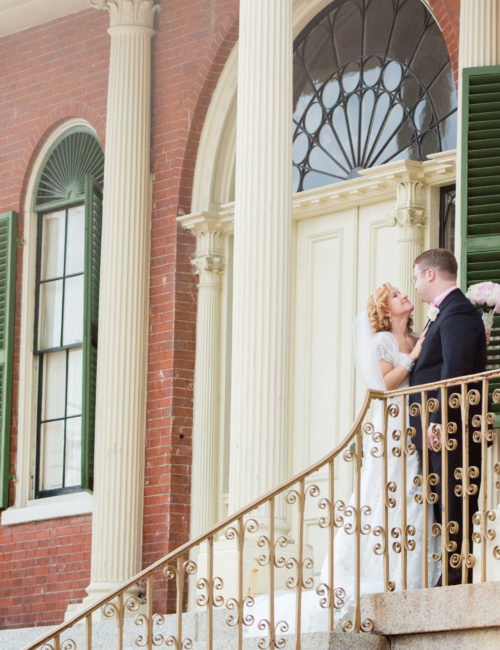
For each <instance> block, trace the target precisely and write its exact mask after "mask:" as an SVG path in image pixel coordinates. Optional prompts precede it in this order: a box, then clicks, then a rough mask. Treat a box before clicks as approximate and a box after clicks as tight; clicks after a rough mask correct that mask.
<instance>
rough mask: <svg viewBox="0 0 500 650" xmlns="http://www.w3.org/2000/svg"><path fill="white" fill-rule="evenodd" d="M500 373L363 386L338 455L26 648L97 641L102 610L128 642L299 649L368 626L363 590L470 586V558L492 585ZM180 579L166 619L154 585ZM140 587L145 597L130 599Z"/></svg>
mask: <svg viewBox="0 0 500 650" xmlns="http://www.w3.org/2000/svg"><path fill="white" fill-rule="evenodd" d="M499 377H500V369H499V370H494V371H488V372H484V373H480V374H478V375H471V376H468V377H462V378H457V379H453V380H447V381H442V382H438V383H435V384H426V385H423V386H417V387H412V388H405V389H402V390H401V389H400V390H397V391H391V392H386V393H383V392H377V391H368V392H367V394H366V397H365V401H364V403H363V405H362V408H361V411H360V413H359V415H358V417H357V419H356V421H355V422H354V424H353V426H352V428H351V430H350V431H349V433H348V434H347V436H346V437H345V438H344V440H343V441H342V442H341V443H340V444H339V445H338V446H337V447H336V448H335V449H334V450H333V451H332V452H331V453H330V454H328V455H327V456H326V457H324V458H323V459H321V460H320V461H318V462H316V463H315V464H314V465H312V466H311V467H309V468H308V469H307V470H305V471H303V472H301V473H300V474H298V475H296V476H294V477H293V478H291V479H290V480H289V481H287V482H286V483H284V484H283V485H281V486H279V487H277V488H276V489H274V490H272V491H270V492H268V493H267V494H265V495H264V496H263V497H262V498H260V499H257V500H255V501H253V502H252V503H250V504H249V505H248V506H247V507H245V508H242V509H241V510H239V511H238V512H236V513H234V514H232V515H231V516H230V517H228V518H227V519H226V520H225V521H223V522H222V523H220V524H219V525H217V526H215V527H213V528H212V529H211V530H209V531H207V532H206V533H205V534H203V535H200V536H199V537H197V538H196V539H194V540H192V541H190V542H188V543H186V544H184V545H183V546H181V547H180V548H178V549H177V550H176V551H174V552H172V553H170V554H169V555H167V556H166V557H164V558H162V559H161V560H159V561H157V562H156V563H155V564H153V565H151V566H150V567H148V568H147V569H145V570H143V571H142V572H141V573H139V574H138V575H136V576H134V577H133V578H131V579H130V580H129V581H128V582H127V583H125V584H123V585H122V586H121V587H120V588H119V589H117V590H116V591H114V592H112V593H110V594H109V595H108V596H106V597H104V598H101V599H100V600H99V601H96V602H95V603H94V604H92V605H91V606H89V607H87V608H86V609H85V610H84V611H82V612H81V613H80V614H78V615H76V616H75V617H74V618H72V619H71V620H69V621H68V622H66V623H64V624H62V625H60V626H59V627H57V628H56V629H54V630H52V631H51V632H49V633H47V634H46V635H45V636H43V637H42V638H40V639H39V640H38V641H36V642H35V643H32V644H31V645H29V646H27V648H26V650H34V649H35V648H42V649H43V650H73V649H76V648H79V647H81V648H86V649H87V650H91V649H92V648H94V647H101V646H98V645H95V643H96V642H95V639H94V637H95V631H96V627H97V625H96V624H95V619H96V615H98V614H99V615H100V617H101V618H104V619H112V620H114V621H115V632H116V636H115V641H114V645H115V647H116V648H119V649H120V650H121V649H122V648H124V647H138V648H148V649H152V648H157V647H161V646H163V647H165V646H166V647H172V648H176V649H177V650H180V649H187V648H191V647H194V644H195V643H196V642H198V641H201V642H202V643H203V644H204V645H203V647H206V648H208V649H210V650H211V649H212V648H214V647H216V642H215V641H214V639H215V638H216V634H217V625H218V624H219V623H220V624H222V625H224V626H225V627H226V628H227V629H229V630H232V633H233V635H234V636H233V637H232V639H233V641H232V643H233V647H235V648H236V647H237V648H238V649H241V648H242V647H243V643H244V642H245V647H248V645H249V644H251V643H252V642H253V643H254V644H255V646H256V647H259V648H282V647H285V646H286V645H287V644H290V645H291V646H293V647H295V648H300V646H301V634H302V633H303V632H308V631H313V630H318V631H319V630H321V629H322V630H325V631H327V630H340V629H341V630H343V631H353V632H360V631H370V630H371V629H372V628H373V625H374V622H373V621H371V620H369V619H367V618H363V616H362V611H361V610H362V602H361V596H362V595H363V594H365V593H372V592H374V591H393V590H397V589H403V590H404V589H410V588H418V587H428V586H434V585H435V584H437V583H438V584H442V585H448V584H451V583H458V582H461V583H466V582H468V581H470V579H471V569H472V567H474V566H476V568H477V570H478V573H476V579H477V576H479V579H480V580H481V581H486V580H487V579H488V566H489V565H490V564H491V562H494V561H498V560H500V545H494V540H495V531H494V529H493V527H492V524H493V522H494V520H495V512H494V509H493V507H492V505H491V504H492V503H494V507H496V506H497V505H498V494H497V492H499V491H500V462H496V463H495V462H494V460H493V462H490V460H491V459H489V456H490V455H491V454H490V453H489V452H488V447H489V446H490V445H491V444H492V443H493V442H494V439H495V430H494V428H493V427H494V423H495V416H494V414H493V413H492V412H490V406H491V401H492V402H493V403H497V404H498V403H500V389H496V390H494V391H493V395H492V398H491V400H490V401H489V400H488V392H489V389H490V382H491V381H492V380H498V378H499ZM428 432H430V434H432V437H431V440H432V445H431V447H432V448H429V447H428ZM497 460H498V459H497ZM488 463H490V465H491V469H488V468H489V466H490V465H489V464H488ZM345 468H350V471H349V472H347V474H346V471H345ZM436 468H438V469H437V470H436ZM491 472H494V473H495V474H496V476H497V480H496V483H493V485H494V489H493V492H495V493H494V494H489V493H488V485H491V481H490V482H488V481H487V480H486V479H487V475H488V473H490V474H491ZM346 476H350V479H349V481H350V486H351V488H352V491H351V495H350V497H349V495H348V493H346ZM490 478H491V476H490ZM349 481H348V482H349ZM348 497H349V498H348ZM283 512H287V517H288V521H290V522H291V527H290V529H289V530H286V528H285V529H284V528H283V516H282V513H283ZM321 536H322V537H321ZM312 542H314V552H313V550H312V546H313V544H312ZM472 544H474V545H475V546H474V547H473V546H472ZM473 551H475V553H473ZM221 558H222V560H221ZM314 558H315V559H316V564H315V563H314ZM323 558H324V559H323ZM321 560H323V566H322V569H321V573H320V574H319V575H318V573H319V572H318V571H316V573H315V567H318V568H319V564H320V562H321ZM438 577H440V580H439V581H438V580H437V578H438ZM172 582H173V583H175V591H176V611H175V613H172V614H171V615H167V613H166V605H165V603H163V604H162V599H161V598H160V597H159V596H158V594H165V591H166V585H167V584H170V583H172ZM137 584H140V585H141V587H142V590H141V596H140V597H138V596H136V595H129V594H130V593H131V591H134V588H136V586H137ZM135 591H136V590H135ZM188 602H189V603H190V606H189V607H188V605H187V603H188ZM187 609H190V610H191V611H194V612H195V613H196V615H198V616H202V617H204V618H203V622H202V623H200V624H199V625H198V627H197V630H198V631H197V632H196V633H191V632H190V631H189V629H188V628H187V626H186V625H185V621H186V611H187ZM155 610H156V611H155ZM224 610H225V614H224V615H220V614H218V612H222V611H224ZM200 620H201V619H200ZM127 621H128V623H127ZM200 630H201V632H200ZM78 635H80V638H81V639H82V641H81V642H80V640H79V639H77V637H78ZM127 635H129V636H130V639H126V638H125V637H126V636H127ZM226 640H227V636H226ZM110 647H111V646H110Z"/></svg>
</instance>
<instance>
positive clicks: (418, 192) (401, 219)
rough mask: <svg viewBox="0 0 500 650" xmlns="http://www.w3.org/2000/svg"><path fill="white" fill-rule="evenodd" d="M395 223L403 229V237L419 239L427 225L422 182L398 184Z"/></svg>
mask: <svg viewBox="0 0 500 650" xmlns="http://www.w3.org/2000/svg"><path fill="white" fill-rule="evenodd" d="M396 222H397V224H398V225H399V226H400V228H402V229H403V231H404V235H405V237H408V236H410V238H412V239H413V238H415V237H416V238H417V239H420V236H421V232H420V231H421V230H422V228H423V227H424V226H425V224H426V223H427V211H426V205H425V184H424V183H422V181H417V180H408V181H404V182H401V183H398V186H397V199H396ZM412 233H413V237H412V236H411V234H412Z"/></svg>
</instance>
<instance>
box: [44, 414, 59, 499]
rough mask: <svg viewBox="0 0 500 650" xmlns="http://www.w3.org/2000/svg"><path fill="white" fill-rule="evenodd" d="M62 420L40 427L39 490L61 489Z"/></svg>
mask: <svg viewBox="0 0 500 650" xmlns="http://www.w3.org/2000/svg"><path fill="white" fill-rule="evenodd" d="M63 453H64V420H60V421H58V422H47V423H46V424H42V425H41V426H40V463H39V467H40V486H39V489H40V490H54V489H56V488H60V487H62V464H63Z"/></svg>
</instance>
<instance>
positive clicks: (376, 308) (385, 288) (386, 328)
mask: <svg viewBox="0 0 500 650" xmlns="http://www.w3.org/2000/svg"><path fill="white" fill-rule="evenodd" d="M392 288H393V287H392V284H390V282H384V284H381V285H380V287H378V288H377V289H375V292H374V293H373V294H372V295H371V296H370V297H369V298H368V302H367V305H366V309H367V311H368V318H369V320H370V325H371V326H372V330H373V331H374V332H390V331H391V318H390V316H389V313H388V312H389V293H390V291H391V289H392ZM412 326H413V319H412V318H411V317H410V318H409V319H408V332H411V331H412Z"/></svg>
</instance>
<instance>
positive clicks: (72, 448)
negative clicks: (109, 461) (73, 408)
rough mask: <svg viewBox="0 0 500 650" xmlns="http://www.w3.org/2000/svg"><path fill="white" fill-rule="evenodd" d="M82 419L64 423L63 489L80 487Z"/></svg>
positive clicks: (72, 419) (73, 419) (71, 419)
mask: <svg viewBox="0 0 500 650" xmlns="http://www.w3.org/2000/svg"><path fill="white" fill-rule="evenodd" d="M81 452H82V418H70V419H69V420H67V422H66V473H65V480H64V487H70V486H72V485H80V483H81V480H80V474H81V455H82V453H81Z"/></svg>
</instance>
